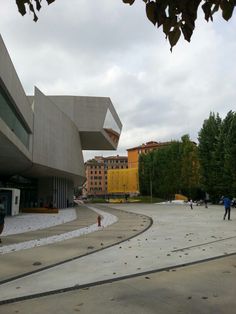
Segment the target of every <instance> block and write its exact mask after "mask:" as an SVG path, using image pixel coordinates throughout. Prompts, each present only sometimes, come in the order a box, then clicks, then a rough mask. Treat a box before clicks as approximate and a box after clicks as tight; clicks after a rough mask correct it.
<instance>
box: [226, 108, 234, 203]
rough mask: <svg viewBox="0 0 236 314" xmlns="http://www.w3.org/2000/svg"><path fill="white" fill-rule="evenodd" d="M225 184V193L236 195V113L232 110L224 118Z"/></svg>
mask: <svg viewBox="0 0 236 314" xmlns="http://www.w3.org/2000/svg"><path fill="white" fill-rule="evenodd" d="M223 125H224V127H225V130H227V132H225V142H224V144H225V145H224V184H225V194H228V195H229V196H231V197H232V196H233V197H235V196H236V113H233V112H232V111H230V112H229V113H228V114H227V116H226V118H225V119H224V124H223Z"/></svg>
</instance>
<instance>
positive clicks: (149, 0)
mask: <svg viewBox="0 0 236 314" xmlns="http://www.w3.org/2000/svg"><path fill="white" fill-rule="evenodd" d="M46 1H47V3H48V4H51V3H52V2H54V1H55V0H46ZM41 2H42V0H16V4H17V6H18V10H19V12H20V13H21V14H22V15H25V13H26V7H28V8H29V10H30V11H31V12H33V14H34V21H35V22H36V21H37V20H38V17H37V15H36V11H39V10H40V9H41ZM123 2H124V3H127V4H130V5H132V4H134V2H135V0H123ZM143 2H145V5H146V15H147V18H148V19H149V20H150V21H151V22H152V23H153V24H154V26H157V27H162V30H163V32H164V34H165V36H166V38H168V40H169V43H170V46H171V50H172V48H173V47H174V46H175V45H176V44H177V42H178V40H179V39H180V37H181V35H183V37H184V39H186V40H187V41H189V42H190V40H191V37H192V34H193V31H194V29H195V22H196V19H197V13H198V8H199V6H200V4H201V8H202V10H203V12H204V16H205V19H206V21H207V22H208V21H209V20H211V21H213V15H214V14H215V13H216V12H218V11H221V13H222V17H223V18H224V19H225V20H226V21H228V20H229V19H230V18H231V17H232V15H233V11H234V7H235V6H236V0H143Z"/></svg>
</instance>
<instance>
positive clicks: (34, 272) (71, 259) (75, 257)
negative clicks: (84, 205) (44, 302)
mask: <svg viewBox="0 0 236 314" xmlns="http://www.w3.org/2000/svg"><path fill="white" fill-rule="evenodd" d="M115 210H119V211H122V212H126V213H129V214H130V212H127V211H124V210H120V209H115ZM131 214H132V213H131ZM134 215H138V216H139V214H134ZM140 216H142V217H145V218H147V219H148V220H149V224H148V226H147V227H146V228H144V229H142V230H141V231H139V232H137V233H135V234H134V235H132V236H130V237H128V238H126V239H123V240H121V241H118V242H115V243H112V244H110V245H108V246H105V245H104V247H102V248H99V249H97V250H94V251H92V252H88V253H85V254H82V255H78V256H74V257H72V258H68V259H66V260H64V261H61V262H58V263H54V264H51V265H48V266H45V267H42V268H40V269H36V270H33V271H30V272H27V273H24V274H21V275H18V276H14V277H11V278H7V279H5V280H2V281H0V286H1V285H3V284H5V283H9V282H12V281H14V280H17V279H20V278H24V277H27V276H30V275H33V274H36V273H39V272H41V271H44V270H48V269H50V268H53V267H56V266H59V265H62V264H65V263H68V262H71V261H74V260H77V259H80V258H82V257H85V256H88V255H91V254H94V253H97V252H100V251H103V250H105V249H108V248H110V247H113V246H115V245H118V244H121V243H123V242H125V241H128V240H131V239H133V238H135V237H137V236H138V235H140V234H142V233H144V232H145V231H147V230H148V229H149V228H151V226H152V225H153V219H152V218H151V217H149V216H146V215H143V214H140ZM0 305H1V302H0Z"/></svg>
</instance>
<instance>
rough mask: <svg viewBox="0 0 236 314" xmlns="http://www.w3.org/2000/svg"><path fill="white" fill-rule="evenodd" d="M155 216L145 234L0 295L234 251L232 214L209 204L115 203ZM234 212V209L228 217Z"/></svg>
mask: <svg viewBox="0 0 236 314" xmlns="http://www.w3.org/2000/svg"><path fill="white" fill-rule="evenodd" d="M115 207H117V208H121V209H122V208H123V209H126V210H130V211H132V212H135V213H140V214H145V215H148V216H151V217H152V218H153V221H154V224H153V226H152V227H151V228H150V229H148V230H147V231H146V232H145V233H143V234H141V235H139V236H137V237H136V238H133V239H131V240H129V241H126V242H124V243H122V244H119V245H115V246H113V247H110V248H107V249H104V250H102V251H100V252H97V253H94V254H91V255H88V256H84V257H82V258H80V259H78V260H74V261H71V262H68V263H65V264H62V265H59V266H56V267H54V268H51V269H48V270H44V271H42V272H39V273H35V274H33V275H30V276H28V277H24V278H21V279H18V280H15V281H13V282H9V283H6V284H3V285H1V286H0V300H7V299H11V298H16V297H22V296H27V295H32V294H37V293H43V292H47V291H52V290H57V289H62V288H67V287H73V286H75V285H82V284H88V283H93V282H97V281H101V280H107V279H114V278H117V277H122V276H125V275H130V274H137V273H141V272H144V271H152V270H158V269H162V268H165V267H175V266H177V265H181V264H183V263H191V262H195V261H201V260H204V259H208V258H212V257H218V256H222V255H225V254H230V253H235V252H236V217H232V218H235V220H232V221H223V220H222V215H223V209H222V208H221V207H218V206H215V207H214V206H212V207H210V208H208V209H205V208H203V207H198V208H197V209H195V210H190V209H189V207H188V206H182V207H180V206H173V205H171V206H168V205H162V206H161V205H143V204H142V205H141V204H140V205H137V204H136V205H131V206H128V205H122V206H118V205H117V206H115ZM233 215H234V214H233V213H232V216H233Z"/></svg>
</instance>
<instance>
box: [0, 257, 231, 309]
mask: <svg viewBox="0 0 236 314" xmlns="http://www.w3.org/2000/svg"><path fill="white" fill-rule="evenodd" d="M235 278H236V256H235V255H234V256H231V257H224V258H221V259H217V260H214V261H210V262H204V263H201V264H197V265H192V266H187V267H181V268H176V269H172V270H171V271H163V272H157V273H152V274H149V275H145V276H137V277H135V278H130V279H126V280H120V281H117V282H109V283H107V284H102V285H98V286H94V287H84V288H83V289H75V290H73V291H69V292H64V293H59V294H56V295H48V296H44V297H41V298H37V299H30V300H25V301H21V302H16V303H12V304H5V305H1V306H0V313H1V314H15V313H30V314H44V313H50V314H65V313H67V314H72V313H73V314H74V313H81V314H91V313H96V314H111V313H112V314H113V313H114V314H121V313H122V314H130V313H136V314H156V313H158V314H176V313H183V314H211V313H214V314H234V313H235V308H236V298H235V291H236V281H235Z"/></svg>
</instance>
